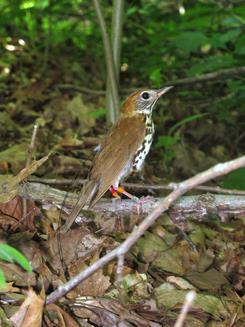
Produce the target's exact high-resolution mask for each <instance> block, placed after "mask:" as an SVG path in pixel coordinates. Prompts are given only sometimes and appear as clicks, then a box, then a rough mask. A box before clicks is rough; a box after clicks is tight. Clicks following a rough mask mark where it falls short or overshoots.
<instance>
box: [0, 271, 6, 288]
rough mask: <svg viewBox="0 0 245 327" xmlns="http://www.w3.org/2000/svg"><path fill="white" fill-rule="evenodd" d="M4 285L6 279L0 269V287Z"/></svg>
mask: <svg viewBox="0 0 245 327" xmlns="http://www.w3.org/2000/svg"><path fill="white" fill-rule="evenodd" d="M4 287H6V280H5V277H4V273H3V271H2V270H1V269H0V289H1V288H4Z"/></svg>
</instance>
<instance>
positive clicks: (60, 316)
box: [47, 304, 80, 327]
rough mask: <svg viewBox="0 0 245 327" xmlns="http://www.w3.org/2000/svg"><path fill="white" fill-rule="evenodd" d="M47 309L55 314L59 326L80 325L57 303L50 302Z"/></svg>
mask: <svg viewBox="0 0 245 327" xmlns="http://www.w3.org/2000/svg"><path fill="white" fill-rule="evenodd" d="M47 311H48V312H49V313H50V312H51V313H52V315H53V314H55V319H56V320H58V321H57V326H67V327H79V326H80V325H79V324H78V323H77V322H76V321H75V320H74V319H73V318H72V317H71V316H70V315H69V314H68V313H67V312H66V311H64V310H63V309H61V308H60V307H58V306H57V305H56V304H49V305H48V306H47Z"/></svg>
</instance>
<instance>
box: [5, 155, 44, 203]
mask: <svg viewBox="0 0 245 327" xmlns="http://www.w3.org/2000/svg"><path fill="white" fill-rule="evenodd" d="M49 156H50V154H48V155H47V156H45V157H43V158H41V159H40V160H34V161H32V163H31V164H30V165H29V166H28V167H27V168H24V169H22V170H21V171H20V172H19V174H18V175H16V176H11V175H8V176H6V175H4V176H0V202H3V203H5V202H8V201H10V200H12V199H13V198H14V197H15V196H16V195H17V194H18V186H19V183H20V182H22V181H23V180H24V179H26V178H27V177H28V176H29V175H31V174H33V173H34V172H35V171H36V170H37V169H38V168H39V167H40V166H41V165H42V164H43V163H44V162H45V161H46V160H47V159H48V158H49Z"/></svg>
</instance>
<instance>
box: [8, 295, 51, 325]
mask: <svg viewBox="0 0 245 327" xmlns="http://www.w3.org/2000/svg"><path fill="white" fill-rule="evenodd" d="M44 294H45V293H44V291H42V292H41V294H40V295H37V294H36V293H35V292H34V291H33V289H29V291H28V292H27V298H26V299H25V301H24V302H23V303H22V305H21V306H20V308H19V309H18V311H17V312H16V313H15V314H14V315H13V316H12V317H11V318H10V320H11V321H12V322H13V323H14V324H15V326H16V327H41V323H42V315H43V307H44Z"/></svg>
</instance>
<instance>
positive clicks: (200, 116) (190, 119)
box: [168, 112, 208, 135]
mask: <svg viewBox="0 0 245 327" xmlns="http://www.w3.org/2000/svg"><path fill="white" fill-rule="evenodd" d="M207 115H208V113H207V112H205V113H202V114H196V115H191V116H188V117H186V118H184V119H182V120H181V121H179V122H178V123H177V124H175V125H174V126H173V127H172V128H171V129H170V131H169V133H168V134H169V135H171V134H173V132H174V131H175V130H176V129H177V128H179V127H180V126H182V125H185V124H186V123H190V122H191V121H193V120H197V119H200V118H202V117H204V116H207Z"/></svg>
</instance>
